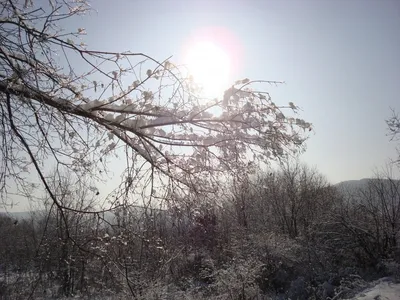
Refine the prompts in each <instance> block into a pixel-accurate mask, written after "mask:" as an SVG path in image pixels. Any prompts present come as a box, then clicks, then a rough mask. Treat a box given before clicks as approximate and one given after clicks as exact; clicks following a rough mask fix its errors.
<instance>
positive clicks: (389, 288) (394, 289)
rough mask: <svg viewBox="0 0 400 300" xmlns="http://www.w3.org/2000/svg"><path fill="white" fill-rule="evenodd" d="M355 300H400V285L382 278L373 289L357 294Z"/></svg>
mask: <svg viewBox="0 0 400 300" xmlns="http://www.w3.org/2000/svg"><path fill="white" fill-rule="evenodd" d="M352 299H353V300H400V283H393V282H392V281H391V280H389V279H386V278H382V279H380V280H378V281H377V282H376V284H375V285H374V286H372V287H371V288H368V289H365V290H364V291H363V292H361V293H359V294H357V295H356V296H355V297H354V298H352Z"/></svg>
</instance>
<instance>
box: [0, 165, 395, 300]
mask: <svg viewBox="0 0 400 300" xmlns="http://www.w3.org/2000/svg"><path fill="white" fill-rule="evenodd" d="M399 195H400V182H399V181H398V180H395V179H393V178H391V177H389V176H386V177H384V176H377V177H376V178H374V179H371V180H369V181H366V183H365V186H364V187H363V188H361V189H350V188H349V187H348V188H347V189H346V191H344V188H343V186H340V185H339V186H336V187H334V186H331V185H330V184H329V183H328V182H327V181H326V180H325V179H324V177H323V176H322V175H321V174H320V173H319V172H318V171H317V170H315V169H310V168H308V167H307V166H305V165H302V164H300V163H299V162H297V161H294V162H287V163H285V164H282V165H281V167H280V168H279V170H275V171H269V172H259V173H257V174H256V175H254V176H251V177H242V178H240V179H238V180H237V181H235V182H234V183H232V184H230V188H229V189H227V192H225V193H224V194H223V195H219V197H218V198H217V197H216V198H215V199H209V198H208V199H204V198H194V199H177V201H176V202H175V203H176V204H175V205H172V204H170V206H169V207H168V208H165V209H155V208H150V207H133V206H132V207H130V208H129V209H128V208H127V209H119V210H114V211H110V212H108V213H102V214H98V215H92V214H84V213H80V212H79V211H80V210H79V207H80V206H82V205H83V203H84V201H83V200H82V199H68V201H69V202H70V203H73V204H74V206H75V207H76V209H77V212H73V211H70V212H68V214H66V216H65V217H66V219H67V220H68V222H67V224H68V227H65V222H64V220H62V219H61V217H60V214H59V213H58V210H57V209H55V207H54V206H48V207H47V209H46V211H43V212H41V213H36V215H33V216H32V217H31V218H29V219H24V220H18V222H17V221H16V220H15V219H13V218H10V217H9V216H5V215H2V216H1V219H0V235H1V237H2V243H1V245H0V257H1V264H0V265H1V269H0V276H1V277H0V278H1V288H2V290H1V293H2V295H15V294H20V296H21V297H26V296H29V295H31V297H33V298H37V297H39V296H43V295H45V294H46V293H47V295H49V294H51V295H52V296H72V295H88V296H89V295H91V296H93V297H96V295H97V297H98V296H99V295H103V296H105V295H109V296H112V295H118V296H121V295H129V297H133V298H137V299H164V298H165V297H167V295H168V297H169V299H183V297H189V299H191V298H190V297H192V299H202V298H210V299H268V298H267V297H271V298H273V297H281V298H284V299H285V298H289V297H290V299H328V298H327V297H334V296H335V295H337V296H338V298H339V297H340V296H345V295H349V294H348V293H349V291H351V290H354V288H357V287H360V286H362V285H363V283H364V281H363V280H371V279H374V278H377V277H380V276H385V275H393V276H398V275H399V272H398V266H399V263H400V255H399V251H398V231H399V226H400V224H399V213H400V197H399ZM199 197H200V196H199ZM178 200H179V201H178ZM66 201H67V200H66ZM21 286H23V287H24V288H23V289H21ZM346 293H347V294H346ZM218 297H219V298H218Z"/></svg>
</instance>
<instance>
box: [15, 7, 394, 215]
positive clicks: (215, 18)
mask: <svg viewBox="0 0 400 300" xmlns="http://www.w3.org/2000/svg"><path fill="white" fill-rule="evenodd" d="M91 5H92V7H93V9H94V10H95V12H91V13H90V15H87V16H85V17H82V18H81V19H80V18H78V19H76V18H75V19H73V21H72V22H69V23H67V24H65V27H66V28H67V29H70V30H72V31H76V29H77V28H78V27H83V28H85V29H86V31H87V36H84V41H85V43H86V44H88V48H89V49H92V50H104V51H114V52H123V51H132V52H143V53H146V54H148V55H151V56H153V57H154V58H156V59H158V60H160V61H162V60H164V59H165V58H167V57H169V56H171V55H173V58H172V61H174V62H176V63H181V62H183V57H184V51H185V49H186V48H185V47H187V46H188V45H189V46H190V43H191V42H192V41H193V40H195V39H196V38H197V37H198V36H202V37H204V36H206V37H209V38H210V39H212V40H214V41H217V42H218V44H219V46H221V47H222V48H223V49H224V50H225V51H226V52H227V54H228V55H229V56H230V59H231V61H233V67H232V68H233V71H232V73H231V74H230V80H231V81H232V82H233V81H234V80H236V79H243V78H250V79H265V80H278V81H285V82H286V84H284V85H280V86H277V87H274V86H271V87H270V89H269V92H270V93H271V96H272V98H273V100H274V102H276V103H278V104H287V103H288V102H294V103H295V104H296V105H298V106H300V107H301V109H302V111H301V117H303V118H304V119H306V121H308V122H311V123H313V127H314V129H315V134H313V135H312V136H311V137H310V139H309V141H308V143H307V145H308V149H307V152H306V153H305V154H304V155H303V156H302V160H303V161H304V162H305V163H307V164H309V165H310V166H316V167H317V168H318V170H319V171H320V172H321V173H322V174H324V175H326V176H327V178H328V179H329V181H330V182H331V183H338V182H340V181H344V180H352V179H362V178H367V177H371V176H373V175H374V171H375V169H376V168H380V167H383V166H384V165H385V163H387V162H388V160H389V159H390V158H394V157H395V155H396V151H395V144H394V143H391V142H390V141H389V137H388V136H387V128H386V123H385V119H387V118H388V117H389V116H390V114H391V111H390V108H395V109H397V110H398V111H400V99H399V95H400V84H398V82H399V79H400V1H399V0H393V1H391V0H380V1H378V0H376V1H372V0H363V1H362V0H347V1H346V0H336V1H328V0H314V1H311V0H310V1H297V0H296V1H295V0H286V1H285V0H276V1H269V0H247V1H245V0H229V1H224V0H214V1H212V0H147V1H134V0H115V1H109V0H93V1H91ZM227 88H228V87H227ZM114 179H115V180H118V178H114ZM15 209H17V210H18V208H17V207H16V208H15Z"/></svg>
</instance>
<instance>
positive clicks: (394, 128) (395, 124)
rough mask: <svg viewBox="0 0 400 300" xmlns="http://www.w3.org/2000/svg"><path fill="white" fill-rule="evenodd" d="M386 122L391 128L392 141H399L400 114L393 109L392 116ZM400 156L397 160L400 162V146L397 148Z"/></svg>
mask: <svg viewBox="0 0 400 300" xmlns="http://www.w3.org/2000/svg"><path fill="white" fill-rule="evenodd" d="M386 124H387V126H388V129H389V135H390V136H391V140H392V141H399V134H400V117H399V115H398V114H397V113H396V112H395V111H394V110H392V116H391V117H390V118H389V119H388V120H386ZM397 153H398V157H397V159H396V162H398V163H399V162H400V148H398V149H397Z"/></svg>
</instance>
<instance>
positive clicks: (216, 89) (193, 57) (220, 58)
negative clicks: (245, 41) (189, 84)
mask: <svg viewBox="0 0 400 300" xmlns="http://www.w3.org/2000/svg"><path fill="white" fill-rule="evenodd" d="M185 60H186V61H185V65H186V66H187V68H188V72H189V75H191V76H192V77H193V80H194V81H195V83H197V84H198V85H199V86H200V87H201V88H202V95H203V96H205V97H210V98H217V97H220V96H222V95H223V92H224V91H225V90H226V89H228V87H229V86H228V85H229V77H230V71H231V63H230V58H229V55H228V54H227V53H226V52H225V51H224V50H223V49H222V48H221V47H219V46H218V45H217V44H215V43H213V42H211V41H201V42H196V43H193V44H192V45H190V46H189V47H188V50H187V54H186V59H185Z"/></svg>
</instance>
